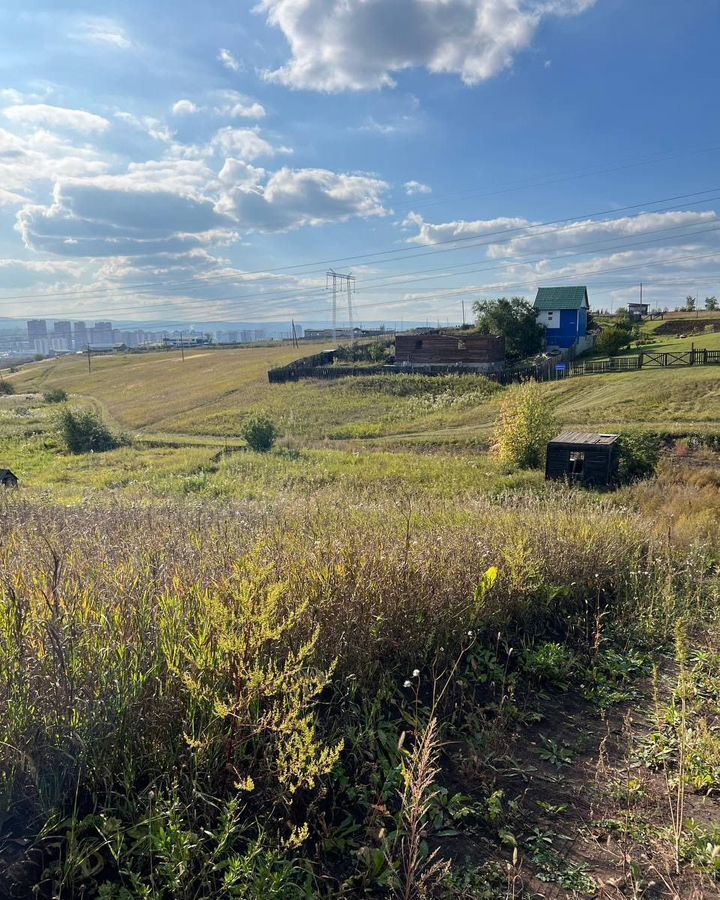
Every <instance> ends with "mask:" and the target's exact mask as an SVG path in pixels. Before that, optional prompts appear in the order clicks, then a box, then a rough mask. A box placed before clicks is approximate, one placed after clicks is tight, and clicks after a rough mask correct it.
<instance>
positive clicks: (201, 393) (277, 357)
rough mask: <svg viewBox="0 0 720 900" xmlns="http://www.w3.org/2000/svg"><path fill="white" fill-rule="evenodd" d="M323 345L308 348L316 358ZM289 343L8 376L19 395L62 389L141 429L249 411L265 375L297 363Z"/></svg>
mask: <svg viewBox="0 0 720 900" xmlns="http://www.w3.org/2000/svg"><path fill="white" fill-rule="evenodd" d="M323 346H326V345H322V344H318V345H315V344H309V345H308V347H307V349H306V351H305V349H304V350H303V352H307V353H308V354H310V353H316V352H317V351H318V350H320V349H321V348H322V347H323ZM298 355H300V354H299V351H298V350H296V349H294V348H293V347H291V346H289V345H287V344H285V345H282V346H278V347H258V348H247V349H240V350H192V351H189V352H187V353H186V354H185V361H184V362H183V361H182V359H181V356H180V353H179V352H158V353H139V354H114V355H108V356H102V355H101V356H95V357H93V360H92V372H91V373H88V366H87V359H86V357H84V356H77V355H76V356H70V357H63V358H60V359H57V360H45V361H43V362H41V363H35V364H33V365H29V366H26V367H25V368H23V369H22V370H21V371H20V372H18V373H16V374H14V375H8V376H7V377H8V379H9V380H11V381H12V382H13V384H14V385H15V386H16V388H17V390H18V391H43V390H46V389H47V388H49V387H58V386H59V387H63V388H65V390H67V391H68V392H70V393H73V394H79V395H82V396H86V397H91V398H93V399H94V400H95V401H96V402H97V403H98V404H99V405H100V406H101V407H102V409H103V410H104V411H105V412H107V413H108V414H109V415H110V416H111V417H112V419H113V420H115V421H116V422H117V423H118V424H120V425H121V426H122V427H124V428H130V429H141V428H148V427H154V426H158V425H160V424H161V423H162V422H163V420H165V419H170V418H172V417H173V416H176V415H178V414H188V413H191V411H192V410H197V409H203V410H206V409H207V408H208V407H211V406H212V405H213V404H215V403H218V402H220V401H221V400H222V399H223V398H228V397H232V398H233V399H234V400H235V402H236V403H240V404H242V405H243V406H244V407H245V408H247V407H248V406H250V405H252V404H254V403H256V402H258V401H259V400H261V399H262V397H263V395H264V389H265V387H266V386H267V370H268V369H269V368H271V367H273V366H279V365H284V364H286V363H288V362H290V361H291V360H293V359H297V357H298Z"/></svg>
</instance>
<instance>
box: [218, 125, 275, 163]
mask: <svg viewBox="0 0 720 900" xmlns="http://www.w3.org/2000/svg"><path fill="white" fill-rule="evenodd" d="M211 146H212V147H213V148H214V149H215V151H216V152H219V153H222V154H224V155H226V156H241V157H243V158H244V159H257V158H258V157H259V156H274V155H275V154H276V153H291V152H292V151H291V150H289V149H288V148H287V147H273V146H272V144H270V143H269V142H268V141H266V140H265V138H263V137H261V136H260V133H259V131H258V130H257V129H256V128H232V127H231V126H230V125H228V126H226V127H225V128H221V129H220V130H219V131H217V132H216V133H215V136H214V137H213V139H212V141H211Z"/></svg>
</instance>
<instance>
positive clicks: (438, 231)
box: [402, 212, 532, 245]
mask: <svg viewBox="0 0 720 900" xmlns="http://www.w3.org/2000/svg"><path fill="white" fill-rule="evenodd" d="M402 224H403V226H404V227H406V228H417V229H418V231H417V234H415V235H413V236H412V237H411V238H410V242H411V243H414V244H427V245H429V244H437V243H438V242H439V241H451V240H454V239H456V238H466V237H484V236H487V235H494V234H497V233H498V232H504V231H515V230H518V229H525V228H527V227H528V226H529V225H531V224H532V223H531V222H530V221H528V220H527V219H522V218H510V217H507V216H503V217H499V218H497V219H477V220H475V221H472V222H466V221H463V220H458V221H454V222H442V223H440V224H433V223H431V222H425V221H424V219H423V217H422V216H421V215H419V214H418V213H414V212H411V213H409V214H408V216H407V217H406V218H405V220H404V221H403V223H402Z"/></svg>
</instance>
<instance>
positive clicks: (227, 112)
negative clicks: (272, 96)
mask: <svg viewBox="0 0 720 900" xmlns="http://www.w3.org/2000/svg"><path fill="white" fill-rule="evenodd" d="M215 96H216V97H217V99H218V101H219V103H218V105H217V106H216V107H215V112H216V113H217V114H218V115H221V116H230V117H231V118H233V119H264V118H265V116H266V114H267V113H266V111H265V107H264V106H263V105H262V103H257V102H256V101H254V100H250V99H248V98H247V97H245V96H244V95H243V94H241V93H239V92H238V91H232V90H227V91H216V92H215Z"/></svg>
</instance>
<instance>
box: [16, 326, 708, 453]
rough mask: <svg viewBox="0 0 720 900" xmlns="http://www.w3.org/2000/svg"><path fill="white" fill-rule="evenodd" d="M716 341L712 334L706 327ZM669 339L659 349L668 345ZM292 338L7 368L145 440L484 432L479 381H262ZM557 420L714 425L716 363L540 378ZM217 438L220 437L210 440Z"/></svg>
mask: <svg viewBox="0 0 720 900" xmlns="http://www.w3.org/2000/svg"><path fill="white" fill-rule="evenodd" d="M714 338H715V340H716V343H718V344H719V345H720V335H715V336H714ZM677 343H678V342H677V341H676V340H673V339H671V340H670V341H668V342H663V345H662V346H663V347H669V346H670V345H671V344H673V345H675V344H677ZM296 356H297V351H295V350H293V349H292V348H288V347H282V348H280V347H278V348H258V349H248V350H229V351H222V352H218V351H198V352H197V353H192V354H189V355H188V356H187V357H186V360H185V362H184V363H182V362H181V361H180V357H179V356H178V355H177V354H166V353H152V354H138V355H127V356H113V357H98V358H97V359H96V360H95V361H94V363H93V367H94V368H93V372H92V373H90V374H88V372H87V366H86V363H85V362H84V361H83V360H82V359H81V358H79V357H72V358H65V359H60V360H57V361H51V362H43V363H37V364H33V365H30V366H27V367H26V368H25V369H23V370H22V371H21V372H19V373H17V374H15V375H13V376H10V377H11V379H12V381H13V384H14V385H15V387H16V388H17V390H18V391H38V390H43V389H45V388H47V387H50V386H59V387H63V388H65V389H66V390H68V391H70V392H72V393H73V394H75V395H77V396H78V397H80V398H88V399H89V400H91V401H92V402H93V403H95V404H97V405H98V406H99V407H100V408H101V409H102V411H103V413H104V414H105V415H106V417H108V418H109V419H110V420H111V421H112V422H114V423H117V425H118V426H119V427H121V428H123V429H127V430H129V431H132V432H135V433H139V434H140V435H141V436H144V437H146V438H154V439H158V438H163V439H167V440H182V439H183V436H192V437H193V438H196V439H200V438H202V439H208V438H210V439H214V438H223V439H225V438H228V439H229V438H233V437H237V436H238V435H239V434H240V432H241V428H242V423H243V421H244V419H245V417H246V416H247V414H248V413H249V412H250V411H251V410H252V409H255V408H257V407H262V408H264V409H266V410H267V411H268V412H269V413H270V415H271V416H273V418H274V419H275V420H276V421H277V423H278V425H279V426H280V429H281V432H282V433H283V434H284V435H285V436H286V437H287V438H288V439H289V440H290V441H291V442H294V443H295V444H296V445H299V446H303V445H308V444H309V443H317V442H318V441H325V440H331V441H339V440H340V441H345V440H371V441H381V442H385V443H387V442H390V443H395V444H401V445H402V444H405V445H413V444H417V443H428V444H437V443H441V444H444V443H448V442H450V443H460V444H463V443H464V444H467V443H470V444H472V443H475V442H478V441H480V442H487V440H488V439H489V434H490V430H491V425H492V423H493V421H494V420H495V418H496V415H497V405H498V399H499V396H500V395H501V391H499V390H497V389H495V388H494V387H493V386H492V385H488V383H487V382H484V383H483V380H482V379H474V380H473V379H472V378H470V379H466V380H462V382H460V381H459V380H458V379H451V380H450V381H447V380H438V379H435V380H432V379H427V380H426V381H425V386H424V387H418V388H417V389H408V390H407V391H400V390H399V389H397V384H398V382H397V381H396V380H393V379H392V378H390V379H369V380H368V379H342V380H339V381H334V382H327V383H326V382H322V383H321V382H308V381H303V382H299V383H295V384H283V385H270V384H269V383H268V381H267V376H266V372H267V369H268V367H269V366H271V365H277V364H280V363H283V362H287V361H289V360H290V359H292V358H295V357H296ZM548 390H549V391H550V393H551V395H552V396H553V398H555V401H556V412H557V416H558V419H559V420H560V422H561V423H562V424H564V425H568V426H572V425H582V426H587V427H593V428H598V429H601V430H610V429H612V428H615V427H620V426H621V425H622V424H623V423H625V424H628V423H631V424H633V425H637V426H647V427H650V428H654V429H659V430H667V431H670V432H673V433H683V432H688V431H690V432H692V431H697V430H705V431H713V432H714V431H717V430H718V429H720V372H719V371H718V370H717V369H715V368H710V367H708V368H701V367H698V368H695V369H675V370H663V369H659V370H652V369H647V370H643V371H640V372H629V373H622V374H617V375H598V376H587V377H582V378H574V379H568V380H567V381H565V382H561V383H558V384H554V385H550V386H549V387H548ZM214 442H215V443H219V444H220V445H222V441H219V442H218V441H214Z"/></svg>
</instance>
